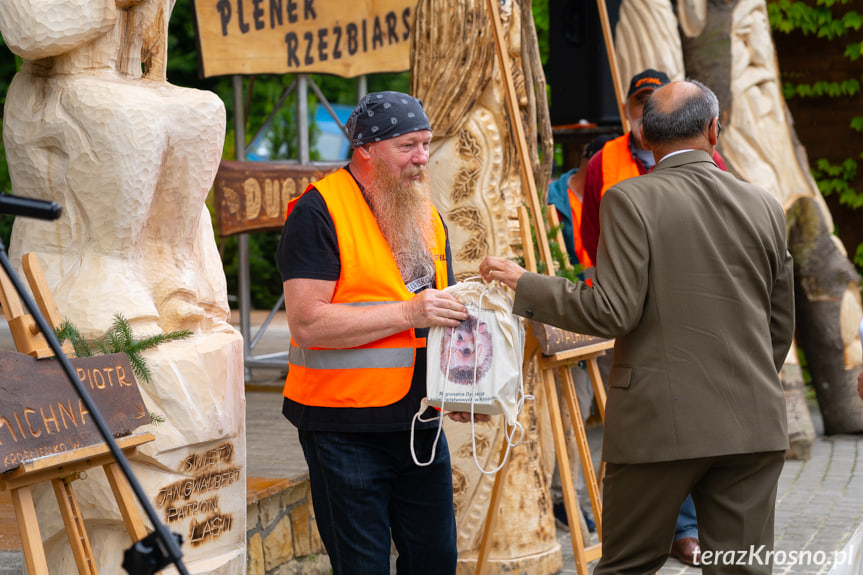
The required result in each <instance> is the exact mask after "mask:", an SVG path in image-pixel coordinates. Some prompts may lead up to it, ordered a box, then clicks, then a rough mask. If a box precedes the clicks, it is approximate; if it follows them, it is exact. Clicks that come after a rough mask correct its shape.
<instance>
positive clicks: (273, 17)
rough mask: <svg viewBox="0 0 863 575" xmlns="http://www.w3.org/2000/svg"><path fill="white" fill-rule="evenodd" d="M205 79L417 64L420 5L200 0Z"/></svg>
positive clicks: (406, 0)
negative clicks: (413, 46)
mask: <svg viewBox="0 0 863 575" xmlns="http://www.w3.org/2000/svg"><path fill="white" fill-rule="evenodd" d="M193 6H194V10H195V24H196V26H197V39H198V53H199V56H200V59H201V61H200V66H201V75H202V76H203V77H205V78H208V77H211V76H223V75H229V74H250V75H251V74H292V73H321V74H335V75H337V76H343V77H346V78H352V77H354V76H360V75H363V74H371V73H376V72H402V71H404V70H407V69H408V68H409V67H410V32H411V28H412V27H413V21H414V9H415V7H416V0H354V1H334V0H194V2H193Z"/></svg>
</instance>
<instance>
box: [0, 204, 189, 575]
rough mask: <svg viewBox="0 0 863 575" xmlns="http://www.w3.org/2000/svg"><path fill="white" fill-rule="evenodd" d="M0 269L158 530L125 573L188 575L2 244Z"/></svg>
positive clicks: (137, 548)
mask: <svg viewBox="0 0 863 575" xmlns="http://www.w3.org/2000/svg"><path fill="white" fill-rule="evenodd" d="M22 215H23V214H22ZM59 215H60V214H59V210H57V211H56V215H54V213H51V215H50V216H49V217H46V218H41V219H56V218H57V217H59ZM36 217H39V216H36ZM0 265H2V266H3V269H4V270H5V272H6V275H7V276H9V279H10V280H11V281H12V285H14V286H15V291H16V292H18V296H19V297H20V298H21V301H23V302H24V305H25V306H26V307H27V309H28V310H29V311H30V315H32V316H33V319H34V320H35V321H36V325H37V326H38V327H39V330H40V331H41V332H42V335H44V336H45V339H46V340H47V341H48V345H49V346H50V347H51V350H52V351H53V352H54V356H55V357H56V358H57V360H58V361H59V362H60V365H61V366H62V367H63V371H64V372H65V373H66V378H67V379H68V380H69V383H71V384H72V386H73V387H74V388H75V391H77V392H78V396H79V397H80V398H81V401H83V402H84V405H85V406H86V407H87V410H88V411H89V412H90V417H91V419H92V420H93V422H94V423H95V424H96V427H98V428H99V433H100V434H101V435H102V439H103V440H104V441H105V443H106V444H107V445H108V448H109V449H110V451H111V454H112V455H113V456H114V459H115V460H116V461H117V463H118V464H119V465H120V469H122V471H123V475H125V476H126V480H127V481H128V482H129V486H130V487H131V488H132V491H134V493H135V497H137V499H138V502H139V503H140V504H141V506H142V507H143V508H144V511H145V513H146V514H147V517H148V518H149V519H150V521H151V522H152V524H153V527H154V528H155V531H153V532H152V533H150V534H149V535H147V536H146V537H145V538H143V539H141V540H140V541H138V542H136V543H135V544H133V545H132V547H130V548H129V549H127V550H126V552H125V554H124V561H123V568H124V569H126V571H127V572H128V573H129V574H130V575H151V574H153V573H155V572H157V571H159V570H161V569H163V568H165V567H167V566H168V565H169V564H171V563H173V564H174V566H175V567H176V568H177V571H179V573H180V574H181V575H188V574H189V572H188V571H187V570H186V566H185V565H184V564H183V560H182V557H183V552H182V550H181V549H180V545H181V543H182V537H181V536H180V535H179V534H177V533H171V532H170V531H168V529H167V527H165V525H164V524H163V523H162V522H161V520H160V519H159V517H158V515H156V510H155V509H154V508H153V505H152V504H151V503H150V501H149V500H148V499H147V497H146V495H145V493H144V490H143V489H142V488H141V484H140V483H138V480H137V479H136V478H135V475H134V473H133V472H132V468H131V467H130V466H129V461H128V460H127V459H126V455H125V454H124V453H123V451H122V450H121V449H120V447H119V446H118V445H117V442H116V441H114V436H113V435H112V434H111V430H110V429H108V425H107V424H106V423H105V420H104V419H103V418H102V414H101V413H100V412H99V408H98V407H96V404H95V403H94V402H93V400H92V398H91V397H90V394H89V393H88V392H87V390H86V389H85V388H84V385H83V384H82V383H81V381H80V380H79V379H78V376H77V375H76V373H75V368H74V367H72V363H71V362H70V361H69V358H68V357H66V354H65V353H64V352H63V348H62V347H61V346H60V342H59V341H58V340H57V336H55V335H54V330H53V329H51V326H49V325H48V322H47V321H46V320H45V317H44V316H43V315H42V313H41V311H40V310H39V307H38V306H37V305H36V302H34V301H33V298H32V297H30V295H29V293H28V292H27V290H26V289H25V288H24V285H23V283H22V282H21V279H20V277H19V276H18V274H17V273H16V272H15V270H14V269H13V268H12V264H11V263H10V261H9V257H8V255H7V254H6V247H5V246H4V245H3V242H2V241H0Z"/></svg>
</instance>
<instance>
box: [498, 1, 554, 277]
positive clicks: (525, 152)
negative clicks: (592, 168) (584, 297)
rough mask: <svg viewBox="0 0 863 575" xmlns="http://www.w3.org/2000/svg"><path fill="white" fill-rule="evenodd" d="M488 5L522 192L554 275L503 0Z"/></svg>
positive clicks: (548, 270)
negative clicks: (505, 28)
mask: <svg viewBox="0 0 863 575" xmlns="http://www.w3.org/2000/svg"><path fill="white" fill-rule="evenodd" d="M486 6H487V7H488V10H489V13H490V14H491V23H492V28H493V30H492V31H493V33H494V47H495V53H496V54H497V61H498V64H499V66H500V70H501V73H502V74H503V80H504V82H503V83H504V90H505V94H504V102H505V103H506V110H507V113H508V114H509V125H510V128H511V129H512V132H513V136H514V139H515V147H516V149H517V150H518V160H519V166H520V169H519V173H520V174H521V183H522V195H523V196H524V201H525V202H526V203H527V205H528V207H529V208H530V215H531V218H532V220H533V224H534V230H535V232H536V243H537V244H538V246H539V256H540V259H541V260H542V261H544V262H545V264H546V272H545V273H547V274H548V275H554V263H553V262H552V258H551V250H550V249H549V247H548V238H547V237H546V235H545V234H546V230H545V222H544V220H543V218H542V215H541V214H542V209H541V207H540V205H539V196H538V195H537V191H536V181H535V180H534V176H533V166H532V165H531V162H530V159H529V156H530V148H529V147H528V145H527V139H526V138H525V135H524V126H523V125H522V123H521V111H520V110H519V107H518V95H517V94H516V91H515V83H514V82H513V79H512V65H511V63H510V59H509V52H508V51H507V50H508V47H507V43H506V39H505V38H504V36H503V27H502V26H501V22H500V7H499V0H486ZM525 251H526V250H525ZM525 257H527V256H525Z"/></svg>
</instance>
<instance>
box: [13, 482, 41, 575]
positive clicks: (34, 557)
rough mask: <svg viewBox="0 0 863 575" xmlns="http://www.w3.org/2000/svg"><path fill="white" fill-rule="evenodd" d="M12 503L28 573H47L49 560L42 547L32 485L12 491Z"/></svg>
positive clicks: (33, 574) (39, 574)
mask: <svg viewBox="0 0 863 575" xmlns="http://www.w3.org/2000/svg"><path fill="white" fill-rule="evenodd" d="M12 503H13V504H14V506H15V515H16V516H17V517H18V526H19V528H20V530H21V543H22V545H23V547H24V563H25V564H26V565H27V573H30V574H31V575H47V573H48V561H47V560H46V559H45V549H44V548H43V547H42V536H41V535H40V533H39V520H38V519H37V517H36V505H35V504H34V503H33V493H32V492H31V491H30V487H29V486H26V487H21V488H18V489H14V490H13V491H12Z"/></svg>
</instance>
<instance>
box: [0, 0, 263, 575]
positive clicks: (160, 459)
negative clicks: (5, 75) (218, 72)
mask: <svg viewBox="0 0 863 575" xmlns="http://www.w3.org/2000/svg"><path fill="white" fill-rule="evenodd" d="M173 4H174V2H173V0H90V1H87V2H68V1H66V0H40V1H35V0H4V2H3V3H2V9H0V32H2V34H3V37H4V40H5V42H6V44H7V45H8V46H9V47H10V49H11V50H12V51H13V52H15V53H16V54H18V55H19V56H21V57H22V58H23V59H24V63H23V66H22V69H21V71H20V72H19V73H18V74H17V75H16V76H15V78H14V80H13V82H12V85H11V86H10V89H9V93H8V95H7V99H6V107H5V117H4V139H5V146H6V154H7V158H8V163H9V168H10V176H11V178H12V186H13V193H15V194H18V195H22V196H29V197H34V198H39V199H44V200H53V201H56V202H58V203H59V204H60V205H61V206H62V208H63V215H62V217H61V218H60V219H59V220H57V221H56V222H50V223H48V222H40V221H32V220H28V219H26V218H17V219H16V222H15V226H14V229H13V234H12V242H11V244H12V245H11V249H10V252H11V253H12V255H13V258H16V257H20V254H22V253H26V252H31V251H32V252H35V253H36V254H38V256H39V258H40V260H41V262H42V266H43V269H44V271H45V276H46V279H47V284H48V286H49V288H50V289H51V291H52V292H53V294H54V297H55V299H56V301H57V305H58V307H59V309H60V312H61V314H62V315H63V316H64V318H67V319H69V320H71V322H72V323H73V324H74V325H75V326H76V327H78V329H79V330H80V331H81V332H82V334H84V335H85V336H87V337H95V336H98V335H100V334H101V333H103V332H104V331H105V330H106V329H108V327H109V326H110V323H111V319H112V317H113V316H114V314H117V313H121V314H123V315H124V316H125V317H126V318H127V319H128V320H130V323H131V324H132V327H133V329H134V332H135V335H137V336H144V335H151V334H155V333H159V332H160V331H173V330H177V329H190V330H192V331H193V332H194V335H193V336H192V337H191V338H189V339H187V340H183V341H179V342H173V343H170V344H164V345H162V346H160V347H159V348H157V349H156V350H154V351H151V352H149V353H148V355H147V359H148V361H149V364H150V367H151V370H152V374H153V377H152V383H150V384H146V383H142V384H141V392H142V395H143V397H144V400H145V403H146V404H147V407H148V409H149V410H150V411H152V412H155V413H157V414H159V415H161V416H162V417H163V418H164V419H165V422H164V423H162V424H160V425H158V426H154V427H153V428H152V431H153V432H154V434H155V435H156V441H155V442H153V443H151V444H150V445H148V446H147V447H146V448H144V449H142V452H143V453H144V457H143V460H141V461H139V462H137V463H136V464H135V470H136V474H137V475H138V477H139V480H140V481H141V482H142V485H143V486H144V488H145V490H146V491H147V492H148V493H149V494H150V495H151V496H152V498H153V499H152V501H153V503H154V505H155V506H156V507H157V509H158V510H160V512H162V513H163V514H164V519H165V520H166V521H168V523H169V525H168V527H169V529H171V530H172V531H176V532H178V533H180V534H181V535H183V537H184V539H185V541H186V544H185V545H184V552H185V561H186V565H187V567H189V569H190V571H192V572H194V573H216V572H218V573H242V572H244V569H245V547H244V543H245V509H246V506H245V422H244V413H245V410H244V401H245V400H244V397H243V366H242V341H241V336H240V335H239V334H238V333H237V332H236V330H234V329H233V328H232V327H231V325H230V323H229V318H230V315H229V313H230V312H229V308H228V304H227V290H226V284H225V277H224V272H223V269H222V266H221V259H220V258H219V254H218V251H217V249H216V245H215V239H214V235H213V230H212V225H211V222H210V216H209V213H208V211H207V208H206V206H205V205H204V200H205V198H206V196H207V193H208V191H209V188H210V186H211V184H212V182H213V178H214V176H215V174H216V170H217V168H218V164H219V159H220V156H221V150H222V145H223V142H224V133H225V110H224V106H223V104H222V102H221V100H220V99H219V98H218V97H217V96H215V95H214V94H211V93H208V92H202V91H199V90H192V89H187V88H181V87H177V86H173V85H171V84H170V83H168V82H167V80H166V57H167V55H166V50H167V26H168V19H169V17H170V13H171V10H172V8H173ZM214 454H215V455H214ZM84 483H85V484H87V487H86V488H84V489H80V490H79V492H80V493H79V501H80V503H81V507H82V511H83V514H84V516H85V518H86V519H87V520H88V521H92V523H93V528H94V529H95V531H93V532H91V537H92V541H93V543H94V548H95V549H94V551H95V553H96V556H97V562H98V564H99V566H100V569H102V571H103V572H106V573H111V572H119V571H120V568H119V564H120V561H121V559H122V549H124V548H125V547H128V543H129V542H128V537H127V536H126V534H125V532H124V530H123V528H122V520H121V518H120V517H119V515H117V514H116V511H114V510H112V509H110V507H109V506H107V505H106V504H105V502H106V501H110V497H106V496H105V493H106V492H107V491H106V490H107V489H108V486H107V483H106V482H104V481H101V482H94V481H87V482H84ZM166 494H167V495H166ZM175 494H176V496H175ZM50 504H51V502H50V498H46V497H42V498H40V499H39V501H37V508H39V509H41V512H40V516H41V517H44V518H46V519H47V520H46V521H45V525H43V534H44V535H45V537H46V540H48V541H49V542H54V541H56V539H57V538H55V539H54V540H52V539H51V537H52V536H53V535H54V533H56V532H58V531H60V530H62V524H61V523H59V519H57V520H51V519H50V518H51V517H57V513H56V512H55V511H52V510H51V508H50V507H47V506H48V505H50ZM43 506H44V508H43ZM49 563H51V565H52V573H66V572H68V573H71V572H73V571H72V570H73V569H74V563H72V562H71V557H70V556H69V554H68V552H67V551H66V550H65V549H64V548H63V546H62V545H53V547H50V549H49ZM53 566H56V567H53Z"/></svg>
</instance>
